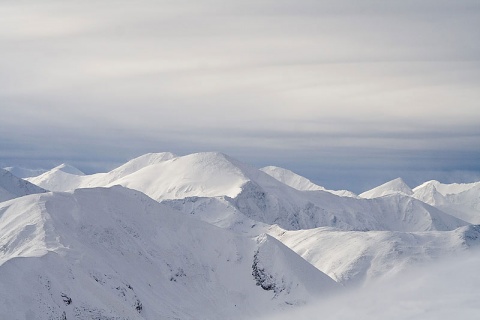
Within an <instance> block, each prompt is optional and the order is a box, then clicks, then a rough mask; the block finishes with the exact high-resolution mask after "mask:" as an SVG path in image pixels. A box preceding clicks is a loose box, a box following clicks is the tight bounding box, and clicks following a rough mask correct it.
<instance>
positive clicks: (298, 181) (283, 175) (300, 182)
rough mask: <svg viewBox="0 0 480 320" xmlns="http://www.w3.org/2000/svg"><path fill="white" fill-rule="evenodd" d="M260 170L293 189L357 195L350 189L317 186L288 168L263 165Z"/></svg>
mask: <svg viewBox="0 0 480 320" xmlns="http://www.w3.org/2000/svg"><path fill="white" fill-rule="evenodd" d="M260 170H262V171H263V172H265V173H266V174H268V175H270V176H272V177H274V178H275V179H277V180H278V181H280V182H282V183H284V184H286V185H287V186H290V187H292V188H294V189H297V190H300V191H318V190H321V191H327V192H330V193H333V194H336V195H337V196H341V197H354V198H355V197H356V196H357V195H356V194H354V193H353V192H351V191H348V190H327V189H325V188H324V187H322V186H319V185H317V184H315V183H313V182H312V181H310V180H308V179H307V178H305V177H302V176H301V175H298V174H296V173H295V172H293V171H290V170H288V169H284V168H280V167H275V166H267V167H263V168H261V169H260Z"/></svg>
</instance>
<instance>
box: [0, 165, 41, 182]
mask: <svg viewBox="0 0 480 320" xmlns="http://www.w3.org/2000/svg"><path fill="white" fill-rule="evenodd" d="M3 169H5V170H7V171H9V172H10V173H11V174H13V175H14V176H16V177H18V178H22V179H24V178H29V177H36V176H38V175H41V174H42V173H45V172H47V170H45V169H30V168H23V167H5V168H3Z"/></svg>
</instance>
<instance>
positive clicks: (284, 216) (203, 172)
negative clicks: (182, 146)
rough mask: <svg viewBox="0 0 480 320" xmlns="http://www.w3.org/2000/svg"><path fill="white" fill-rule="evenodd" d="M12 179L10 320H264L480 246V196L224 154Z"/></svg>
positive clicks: (165, 156)
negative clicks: (359, 187) (338, 180)
mask: <svg viewBox="0 0 480 320" xmlns="http://www.w3.org/2000/svg"><path fill="white" fill-rule="evenodd" d="M12 172H14V171H12ZM0 174H2V175H1V176H0V187H1V189H0V196H1V195H5V196H3V198H0V230H1V231H0V234H1V235H2V236H1V237H0V284H1V286H2V287H3V288H4V290H1V293H0V295H1V296H2V299H1V302H0V318H2V319H3V318H6V319H8V318H12V319H42V320H43V319H92V318H95V319H158V318H159V317H160V318H165V319H226V318H228V319H234V318H252V317H257V316H260V315H262V314H265V313H268V312H271V311H282V310H287V309H290V308H294V307H295V306H299V305H303V304H305V303H308V302H309V301H311V300H312V298H313V297H316V296H318V295H320V296H326V295H331V294H333V292H337V291H342V290H345V289H344V287H350V286H363V285H366V284H368V283H371V282H374V281H379V280H381V279H385V278H389V277H394V276H395V275H397V274H401V273H403V272H405V271H406V270H408V269H410V268H412V267H414V266H416V265H418V264H422V263H425V262H428V261H436V260H437V259H440V258H442V257H446V256H452V255H455V254H457V253H460V252H464V251H468V250H471V249H472V248H475V247H478V245H479V244H480V227H478V226H476V225H475V224H476V223H479V222H480V190H479V188H480V183H470V184H442V183H440V182H438V181H428V182H426V183H424V184H422V185H420V186H418V187H415V188H413V189H411V188H410V187H409V186H408V185H407V184H406V183H405V182H404V181H403V180H402V179H400V178H398V179H395V180H392V181H390V182H387V183H385V184H383V185H381V186H378V187H376V188H374V189H372V190H369V191H366V192H363V193H361V194H359V195H356V194H354V193H353V192H350V191H348V190H339V191H338V190H328V189H327V188H324V187H322V186H319V185H316V184H315V183H314V182H312V181H310V180H309V179H307V178H305V177H302V176H300V175H298V174H295V173H294V172H292V171H290V170H288V169H284V168H279V167H273V166H268V167H264V168H261V169H258V168H255V167H253V166H250V165H248V164H245V163H242V162H241V161H238V160H236V159H234V158H232V157H230V156H228V155H225V154H223V153H218V152H203V153H195V154H190V155H186V156H176V155H174V154H172V153H169V152H165V153H150V154H145V155H143V156H140V157H138V158H136V159H133V160H131V161H129V162H127V163H125V164H124V165H122V166H120V167H118V168H116V169H114V170H112V171H110V172H107V173H97V174H92V175H86V174H84V173H83V172H81V171H80V170H78V169H76V168H74V167H72V166H69V165H66V164H62V165H60V166H57V167H55V168H53V169H51V170H49V171H46V172H43V173H41V174H39V175H37V176H33V177H26V178H25V179H21V178H20V177H15V176H13V175H12V174H11V173H10V172H7V171H6V170H3V171H0ZM2 190H4V191H2ZM47 191H49V192H47ZM25 288H30V289H29V290H28V291H26V290H25ZM12 310H15V313H12V312H13V311H12Z"/></svg>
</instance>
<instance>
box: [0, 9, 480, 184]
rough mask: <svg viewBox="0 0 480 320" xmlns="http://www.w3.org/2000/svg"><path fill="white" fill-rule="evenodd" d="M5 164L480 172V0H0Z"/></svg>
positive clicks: (361, 180)
mask: <svg viewBox="0 0 480 320" xmlns="http://www.w3.org/2000/svg"><path fill="white" fill-rule="evenodd" d="M0 15H1V19H0V84H1V85H0V111H1V113H0V166H3V167H4V166H14V165H16V166H23V167H30V168H51V167H53V166H55V165H58V164H60V163H62V162H67V163H69V164H72V165H74V166H76V167H78V168H79V169H81V170H83V171H84V172H87V173H93V172H100V171H106V170H110V169H112V168H114V167H115V166H117V165H119V164H121V163H124V162H126V161H127V160H129V159H131V158H134V157H136V156H139V155H141V154H144V153H147V152H163V151H171V152H173V153H175V154H179V155H184V154H189V153H193V152H199V151H220V152H224V153H227V154H229V155H230V156H233V157H235V158H237V159H239V160H241V161H244V162H247V163H250V164H252V165H255V166H257V167H262V166H266V165H277V166H282V167H286V168H288V169H290V170H293V171H294V172H297V173H299V174H301V175H304V176H306V177H308V178H310V179H311V180H313V181H314V182H316V183H318V184H321V185H323V186H325V187H327V188H331V189H349V190H352V191H354V192H361V191H364V190H368V189H370V188H372V187H374V186H377V185H379V184H382V183H384V182H386V181H388V180H391V179H394V178H397V177H402V178H404V180H405V181H406V182H407V183H408V184H410V186H411V187H414V186H416V185H418V184H420V183H422V182H423V181H426V180H430V179H436V180H440V181H442V182H454V181H456V182H471V181H479V180H480V161H479V160H480V106H479V104H480V102H479V101H480V62H479V59H480V41H479V40H478V39H480V2H479V1H478V0H472V1H468V0H455V1H453V0H452V1H442V0H435V1H433V0H423V1H408V0H407V1H405V0H402V1H395V0H394V1H373V0H366V1H354V0H339V1H333V0H332V1H314V0H257V1H249V0H247V1H228V0H227V1H213V0H212V1H210V0H206V1H182V0H179V1H163V0H155V1H153V0H150V1H147V0H145V1H143V0H139V1H112V0H103V1H91V0H87V1H52V0H44V1H41V2H38V1H32V0H25V1H13V0H5V1H1V2H0Z"/></svg>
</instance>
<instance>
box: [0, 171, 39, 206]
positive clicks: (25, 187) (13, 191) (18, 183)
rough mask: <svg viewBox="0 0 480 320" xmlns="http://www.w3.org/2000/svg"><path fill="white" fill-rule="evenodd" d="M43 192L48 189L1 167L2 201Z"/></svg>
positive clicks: (0, 187)
mask: <svg viewBox="0 0 480 320" xmlns="http://www.w3.org/2000/svg"><path fill="white" fill-rule="evenodd" d="M42 192H46V190H44V189H42V188H40V187H37V186H36V185H34V184H31V183H30V182H28V181H25V180H22V179H20V178H18V177H17V176H14V175H13V174H11V173H10V172H9V171H7V170H4V169H0V202H2V201H6V200H10V199H14V198H17V197H22V196H25V195H28V194H34V193H42Z"/></svg>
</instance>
